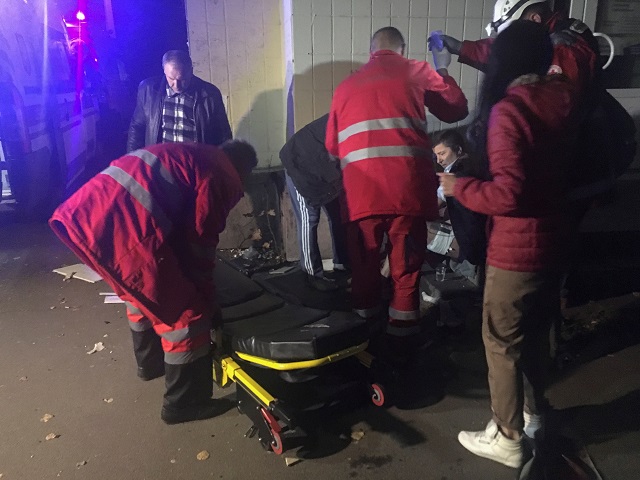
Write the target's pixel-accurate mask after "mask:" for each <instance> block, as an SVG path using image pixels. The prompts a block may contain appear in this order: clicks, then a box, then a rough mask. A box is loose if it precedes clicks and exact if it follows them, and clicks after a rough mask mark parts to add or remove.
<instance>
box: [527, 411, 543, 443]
mask: <svg viewBox="0 0 640 480" xmlns="http://www.w3.org/2000/svg"><path fill="white" fill-rule="evenodd" d="M522 414H523V415H524V434H525V435H526V436H527V437H529V438H531V439H534V438H535V436H536V432H539V433H538V435H539V434H541V433H542V432H543V430H542V428H543V427H544V417H543V416H542V415H533V414H531V413H527V412H522Z"/></svg>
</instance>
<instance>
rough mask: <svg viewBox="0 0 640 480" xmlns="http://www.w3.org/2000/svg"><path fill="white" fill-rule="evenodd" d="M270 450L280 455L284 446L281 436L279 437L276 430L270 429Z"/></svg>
mask: <svg viewBox="0 0 640 480" xmlns="http://www.w3.org/2000/svg"><path fill="white" fill-rule="evenodd" d="M270 445H271V450H273V453H275V454H276V455H282V452H284V446H283V444H282V437H280V434H279V433H277V432H274V431H273V430H271V444H270Z"/></svg>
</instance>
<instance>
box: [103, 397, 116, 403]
mask: <svg viewBox="0 0 640 480" xmlns="http://www.w3.org/2000/svg"><path fill="white" fill-rule="evenodd" d="M102 401H103V402H104V403H113V398H103V399H102Z"/></svg>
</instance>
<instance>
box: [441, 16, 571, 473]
mask: <svg viewBox="0 0 640 480" xmlns="http://www.w3.org/2000/svg"><path fill="white" fill-rule="evenodd" d="M552 54H553V50H552V44H551V41H550V40H549V36H548V32H547V31H546V29H545V28H544V27H543V26H541V25H539V24H536V23H534V22H527V21H525V20H517V21H515V22H514V23H513V24H512V25H511V26H509V27H508V28H507V29H505V30H504V32H502V33H501V34H500V35H498V37H497V39H496V40H495V43H494V44H493V48H492V51H491V56H490V59H489V69H488V72H487V76H486V78H485V82H484V84H483V86H482V90H481V104H480V113H479V119H478V120H479V121H477V122H475V125H480V127H479V138H480V139H481V140H480V142H479V145H485V146H486V160H487V161H488V167H489V171H490V179H489V180H480V179H476V178H469V177H466V178H456V177H455V176H454V175H452V174H444V173H442V174H439V175H440V181H441V184H442V187H443V190H444V193H445V195H449V196H454V197H455V198H456V199H457V200H458V201H459V202H460V203H462V204H463V205H464V206H466V207H467V208H469V209H471V210H473V211H476V212H479V213H482V214H485V215H488V216H489V222H488V251H487V273H486V284H485V291H484V302H483V327H482V336H483V341H484V345H485V350H486V357H487V364H488V367H489V389H490V393H491V408H492V411H493V419H492V420H491V421H490V422H489V424H488V425H487V428H486V429H485V430H482V431H480V432H460V434H459V436H458V440H459V441H460V443H462V445H463V446H464V447H465V448H467V449H468V450H470V451H471V452H472V453H475V454H476V455H479V456H482V457H485V458H489V459H492V460H495V461H498V462H500V463H503V464H505V465H508V466H510V467H518V466H520V464H521V463H522V460H523V448H522V435H523V433H526V434H528V435H534V433H535V430H536V428H537V427H539V426H540V425H541V423H542V420H543V413H544V411H545V409H546V408H547V402H546V401H545V398H544V389H545V381H546V375H545V370H546V365H547V361H548V358H549V352H548V351H549V328H550V325H551V322H552V320H553V319H554V317H555V316H556V315H559V314H560V298H559V292H560V280H561V275H562V272H563V270H564V267H565V262H566V259H567V246H568V243H569V228H568V219H567V215H568V211H569V210H568V208H566V204H565V199H564V197H565V190H566V184H567V178H568V175H569V173H570V172H568V171H567V170H568V168H567V166H568V164H569V159H570V158H571V152H572V151H573V150H572V149H574V148H575V136H576V132H575V131H574V129H573V127H571V126H572V125H575V123H576V122H575V121H574V118H573V117H574V115H576V114H577V112H575V108H574V107H572V105H575V101H574V100H575V98H574V95H575V94H576V93H575V86H573V85H572V83H571V82H570V81H569V80H568V79H567V78H566V77H564V76H563V75H552V76H545V74H546V72H547V70H548V68H549V64H550V62H551V58H552Z"/></svg>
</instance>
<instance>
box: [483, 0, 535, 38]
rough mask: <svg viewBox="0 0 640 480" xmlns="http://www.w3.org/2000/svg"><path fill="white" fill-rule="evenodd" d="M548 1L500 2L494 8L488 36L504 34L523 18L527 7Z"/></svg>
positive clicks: (508, 0)
mask: <svg viewBox="0 0 640 480" xmlns="http://www.w3.org/2000/svg"><path fill="white" fill-rule="evenodd" d="M546 1H547V0H498V1H497V2H496V4H495V6H494V7H493V22H491V23H490V24H488V25H487V35H489V36H491V35H492V34H494V33H500V32H502V31H503V30H504V29H505V28H507V26H508V25H509V24H510V23H511V22H513V21H514V20H518V19H519V18H520V17H521V16H522V12H524V11H525V10H526V9H527V7H530V6H531V5H533V4H536V3H544V2H546Z"/></svg>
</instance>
